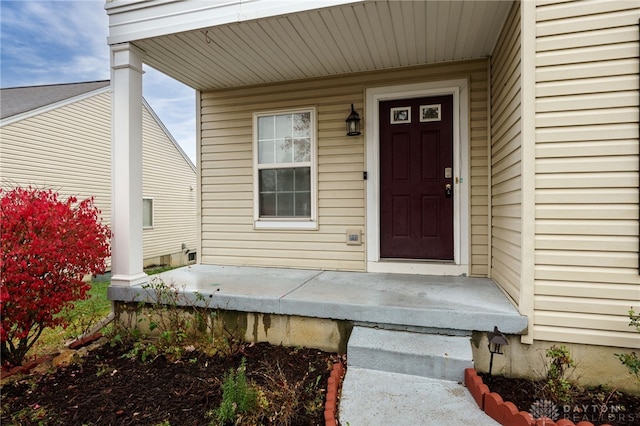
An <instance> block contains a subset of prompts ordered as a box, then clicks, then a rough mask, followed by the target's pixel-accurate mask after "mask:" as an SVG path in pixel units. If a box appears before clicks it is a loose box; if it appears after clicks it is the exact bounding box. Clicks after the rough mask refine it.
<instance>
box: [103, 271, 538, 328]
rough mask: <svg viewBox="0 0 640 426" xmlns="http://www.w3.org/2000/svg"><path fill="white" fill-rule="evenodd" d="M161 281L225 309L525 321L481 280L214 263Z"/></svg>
mask: <svg viewBox="0 0 640 426" xmlns="http://www.w3.org/2000/svg"><path fill="white" fill-rule="evenodd" d="M159 278H161V279H162V280H163V281H164V283H166V284H170V283H172V284H174V285H176V286H177V287H178V288H179V289H182V290H183V291H184V292H185V293H186V294H190V295H195V294H196V293H199V294H201V295H204V296H205V297H207V298H208V299H209V306H210V307H212V308H219V309H226V310H235V311H242V312H258V313H268V314H281V315H297V316H303V317H317V318H330V319H337V320H347V321H353V322H356V323H368V324H374V325H381V326H385V325H389V326H398V327H417V328H431V329H446V330H466V331H474V330H475V331H492V330H493V327H494V326H496V325H497V326H498V327H499V328H500V330H501V331H502V332H504V333H506V334H520V333H522V332H524V331H525V330H526V328H527V318H526V317H525V316H522V315H520V314H519V313H518V311H517V310H516V309H515V307H514V306H513V305H512V304H511V302H510V301H509V300H508V299H507V297H506V296H505V295H504V294H503V293H502V291H501V290H500V289H499V288H498V287H497V285H496V284H495V283H494V282H493V281H492V280H490V279H486V278H469V277H447V276H445V277H439V276H425V275H401V274H379V273H361V272H333V271H310V270H300V269H277V268H255V267H235V266H217V265H193V266H188V267H183V268H179V269H174V270H172V271H168V272H165V273H162V274H160V276H159ZM145 292H146V291H145V289H144V288H142V286H132V287H118V286H112V287H110V288H109V292H108V295H109V298H110V299H111V300H115V301H139V300H143V299H144V297H145ZM209 296H211V297H209ZM192 300H194V298H192Z"/></svg>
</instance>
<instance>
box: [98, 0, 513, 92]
mask: <svg viewBox="0 0 640 426" xmlns="http://www.w3.org/2000/svg"><path fill="white" fill-rule="evenodd" d="M510 7H511V2H508V1H495V0H490V1H477V0H473V1H383V0H380V1H378V0H369V1H354V0H318V1H314V2H302V1H295V0H294V1H277V2H276V1H269V0H253V1H246V0H244V1H243V0H235V1H210V2H202V1H199V0H182V1H166V0H116V1H111V2H108V3H107V4H106V10H107V13H108V14H109V39H108V41H109V44H110V45H115V44H120V43H130V44H132V45H135V46H136V47H137V48H138V49H140V50H141V51H142V52H144V55H143V61H144V63H146V64H147V65H150V66H151V67H153V68H155V69H157V70H159V71H161V72H163V73H165V74H167V75H168V76H170V77H172V78H174V79H176V80H178V81H180V82H182V83H184V84H186V85H187V86H190V87H192V88H194V89H196V90H215V89H219V88H228V87H240V86H250V85H258V84H266V83H274V82H281V81H292V80H301V79H308V78H316V77H324V76H330V75H341V74H349V73H357V72H366V71H375V70H382V69H392V68H399V67H408V66H415V65H424V64H428V63H437V62H447V61H459V60H468V59H476V58H484V57H487V56H489V55H491V53H492V51H493V48H494V46H495V43H496V40H497V39H498V35H499V33H500V31H501V29H502V27H503V25H504V22H505V19H506V16H507V13H508V11H509V9H510Z"/></svg>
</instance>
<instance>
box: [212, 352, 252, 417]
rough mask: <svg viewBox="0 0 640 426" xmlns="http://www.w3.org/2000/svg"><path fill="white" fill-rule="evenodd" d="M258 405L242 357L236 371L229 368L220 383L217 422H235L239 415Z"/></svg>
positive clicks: (244, 360)
mask: <svg viewBox="0 0 640 426" xmlns="http://www.w3.org/2000/svg"><path fill="white" fill-rule="evenodd" d="M257 406H258V391H257V390H256V388H254V387H253V386H252V385H251V384H250V383H249V382H248V381H247V376H246V359H245V358H242V361H241V362H240V367H238V370H237V371H233V370H229V373H228V374H227V375H226V376H225V378H224V383H223V384H222V402H221V403H220V407H219V408H218V409H217V410H216V411H215V416H216V420H217V421H218V422H219V424H223V425H224V424H235V423H236V419H237V417H238V416H239V415H242V414H247V413H250V412H251V411H253V410H254V409H256V408H257Z"/></svg>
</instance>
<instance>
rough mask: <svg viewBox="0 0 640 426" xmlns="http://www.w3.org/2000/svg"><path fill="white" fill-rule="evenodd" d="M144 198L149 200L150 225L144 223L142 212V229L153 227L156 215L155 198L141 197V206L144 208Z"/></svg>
mask: <svg viewBox="0 0 640 426" xmlns="http://www.w3.org/2000/svg"><path fill="white" fill-rule="evenodd" d="M144 200H151V226H149V225H145V224H144V214H143V215H142V229H153V227H154V225H155V223H156V217H155V214H156V213H155V211H156V208H155V200H154V199H153V197H142V206H143V209H144Z"/></svg>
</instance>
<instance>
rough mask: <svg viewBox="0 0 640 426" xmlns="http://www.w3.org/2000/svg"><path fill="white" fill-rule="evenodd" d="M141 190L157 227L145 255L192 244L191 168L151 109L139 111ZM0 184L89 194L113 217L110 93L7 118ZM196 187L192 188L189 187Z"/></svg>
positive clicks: (0, 141) (1, 136)
mask: <svg viewBox="0 0 640 426" xmlns="http://www.w3.org/2000/svg"><path fill="white" fill-rule="evenodd" d="M143 138H144V142H143V155H144V157H145V159H144V170H143V180H144V195H145V196H147V195H148V196H150V197H153V198H154V209H155V220H156V223H155V226H154V228H153V229H151V230H145V231H144V242H143V252H144V257H145V258H149V257H156V256H161V255H167V254H171V253H175V252H179V251H180V250H181V244H182V243H183V242H184V243H186V244H187V247H188V248H190V249H195V248H196V244H197V227H196V192H197V189H196V188H195V186H196V172H195V171H194V170H193V169H192V168H191V166H190V165H189V163H188V162H187V160H186V159H185V158H184V157H183V156H182V155H181V154H180V153H179V152H178V149H177V148H176V146H175V145H174V144H173V142H172V141H171V140H170V138H169V136H167V134H165V133H164V130H163V128H162V127H161V125H160V124H158V123H157V122H156V121H155V119H154V118H153V116H152V115H151V113H150V112H149V111H148V110H147V109H144V111H143ZM0 182H1V184H2V187H3V188H11V187H14V186H28V185H32V186H35V187H38V188H47V189H48V188H50V189H53V190H56V191H58V192H59V193H60V194H61V195H62V197H64V198H66V197H68V196H70V195H75V196H77V197H78V198H79V199H84V198H87V197H91V196H93V197H94V198H95V204H96V206H97V207H98V208H99V209H100V210H101V211H102V220H103V221H104V223H106V224H110V222H111V93H110V92H109V91H103V92H101V93H98V94H96V95H94V96H90V97H88V98H85V99H82V100H79V101H76V102H73V103H69V104H65V105H61V106H59V107H57V108H54V109H51V110H49V111H46V112H43V113H40V114H37V115H34V116H31V117H27V118H25V119H23V120H19V121H16V122H14V123H11V124H7V125H5V126H3V127H2V128H1V129H0ZM191 186H193V191H191V189H190V187H191Z"/></svg>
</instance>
